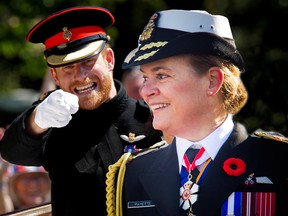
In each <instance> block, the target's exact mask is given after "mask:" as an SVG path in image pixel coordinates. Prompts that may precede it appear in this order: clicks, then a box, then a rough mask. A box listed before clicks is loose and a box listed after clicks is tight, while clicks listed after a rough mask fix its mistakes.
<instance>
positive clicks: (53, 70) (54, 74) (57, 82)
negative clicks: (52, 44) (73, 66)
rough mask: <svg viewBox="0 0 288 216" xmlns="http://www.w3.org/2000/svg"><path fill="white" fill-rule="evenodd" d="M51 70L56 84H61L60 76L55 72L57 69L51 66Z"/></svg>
mask: <svg viewBox="0 0 288 216" xmlns="http://www.w3.org/2000/svg"><path fill="white" fill-rule="evenodd" d="M49 72H50V74H51V76H52V78H53V79H54V81H55V84H56V85H57V86H59V80H58V77H57V73H56V72H55V69H54V68H51V67H50V68H49Z"/></svg>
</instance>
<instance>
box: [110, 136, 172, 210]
mask: <svg viewBox="0 0 288 216" xmlns="http://www.w3.org/2000/svg"><path fill="white" fill-rule="evenodd" d="M166 144H167V143H166V142H165V141H161V142H158V143H156V144H154V145H153V146H151V147H150V148H148V149H145V150H142V151H140V152H137V153H135V154H134V153H133V155H132V153H131V152H127V153H124V154H123V155H122V156H121V158H120V159H119V160H118V161H117V162H116V163H114V164H111V165H110V166H109V167H108V172H107V174H106V210H107V213H108V216H122V214H123V211H122V189H123V182H124V176H125V171H126V164H127V163H129V162H130V161H131V160H133V159H135V158H136V157H139V156H141V155H144V154H147V153H149V152H151V151H155V150H157V149H159V148H161V147H163V146H164V145H166ZM116 182H117V185H116V187H115V184H116Z"/></svg>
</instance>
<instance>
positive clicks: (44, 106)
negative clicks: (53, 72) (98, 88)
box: [35, 89, 79, 129]
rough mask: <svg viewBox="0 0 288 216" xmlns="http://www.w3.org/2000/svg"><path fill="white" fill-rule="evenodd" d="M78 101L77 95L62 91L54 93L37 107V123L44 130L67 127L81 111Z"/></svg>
mask: <svg viewBox="0 0 288 216" xmlns="http://www.w3.org/2000/svg"><path fill="white" fill-rule="evenodd" d="M78 100H79V99H78V97H77V96H76V95H74V94H71V93H68V92H64V91H63V90H61V89H59V90H56V91H54V92H52V93H51V94H50V95H49V96H48V97H47V98H46V99H45V100H44V101H42V102H41V103H40V104H39V105H38V106H37V107H36V114H35V123H36V124H37V125H38V126H39V127H41V128H43V129H45V128H50V127H56V128H61V127H64V126H66V125H67V124H68V123H69V121H70V120H71V119H72V114H74V113H76V112H77V111H78V109H79V105H78Z"/></svg>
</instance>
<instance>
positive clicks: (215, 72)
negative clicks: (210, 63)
mask: <svg viewBox="0 0 288 216" xmlns="http://www.w3.org/2000/svg"><path fill="white" fill-rule="evenodd" d="M208 76H209V81H210V84H209V89H208V92H207V94H208V95H215V94H217V92H218V91H219V90H220V89H221V87H222V84H223V80H224V74H223V71H222V70H221V69H220V68H219V67H211V68H210V69H209V71H208Z"/></svg>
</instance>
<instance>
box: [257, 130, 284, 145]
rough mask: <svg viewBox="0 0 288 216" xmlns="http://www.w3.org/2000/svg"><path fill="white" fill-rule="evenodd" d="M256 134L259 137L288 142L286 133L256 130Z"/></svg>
mask: <svg viewBox="0 0 288 216" xmlns="http://www.w3.org/2000/svg"><path fill="white" fill-rule="evenodd" d="M254 134H255V135H256V136H259V137H264V138H267V139H273V140H276V141H280V142H285V143H288V138H287V137H285V136H284V135H282V134H280V133H276V132H267V131H256V132H254Z"/></svg>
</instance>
